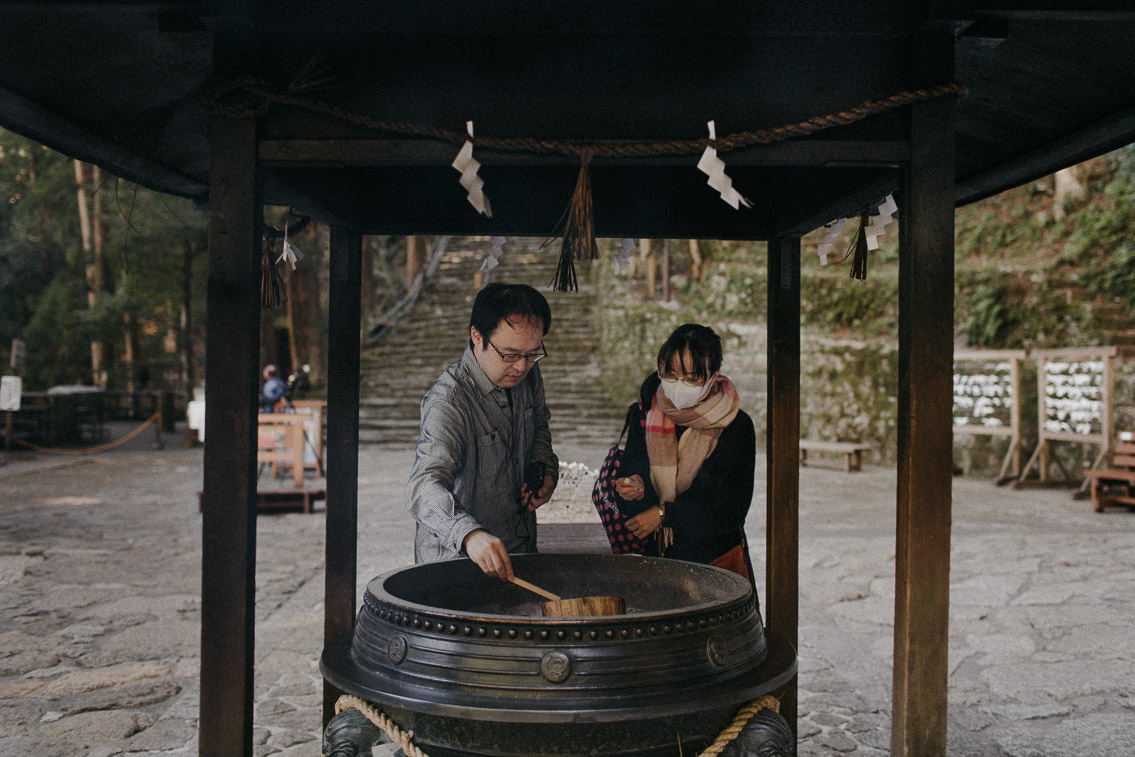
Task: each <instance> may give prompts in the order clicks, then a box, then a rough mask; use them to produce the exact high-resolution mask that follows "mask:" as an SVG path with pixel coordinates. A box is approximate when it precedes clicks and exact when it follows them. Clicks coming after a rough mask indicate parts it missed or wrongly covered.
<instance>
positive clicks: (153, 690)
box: [63, 679, 181, 713]
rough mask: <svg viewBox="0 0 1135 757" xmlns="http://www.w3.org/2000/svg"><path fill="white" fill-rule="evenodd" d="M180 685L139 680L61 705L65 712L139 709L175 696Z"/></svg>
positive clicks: (169, 681)
mask: <svg viewBox="0 0 1135 757" xmlns="http://www.w3.org/2000/svg"><path fill="white" fill-rule="evenodd" d="M179 691H181V687H180V686H179V685H178V684H177V683H176V682H175V681H171V680H168V679H161V680H157V681H140V682H137V683H128V684H125V685H122V686H114V687H111V688H109V689H99V690H98V691H95V692H92V693H91V694H86V695H83V696H81V697H78V698H76V699H74V700H73V701H71V702H69V703H66V704H64V705H63V711H64V712H67V713H76V712H88V711H91V710H120V709H130V710H132V709H139V708H142V707H146V706H147V705H151V704H157V703H158V702H164V701H166V700H167V699H169V698H170V697H173V696H176V695H177V693H178V692H179Z"/></svg>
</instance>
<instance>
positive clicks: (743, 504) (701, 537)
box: [618, 408, 757, 563]
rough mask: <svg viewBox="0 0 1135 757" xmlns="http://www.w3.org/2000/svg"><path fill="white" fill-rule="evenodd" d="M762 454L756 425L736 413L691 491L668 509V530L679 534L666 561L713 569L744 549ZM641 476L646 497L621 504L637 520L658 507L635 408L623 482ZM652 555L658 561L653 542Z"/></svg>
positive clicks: (641, 420)
mask: <svg viewBox="0 0 1135 757" xmlns="http://www.w3.org/2000/svg"><path fill="white" fill-rule="evenodd" d="M756 460H757V448H756V433H755V431H754V430H753V420H752V418H750V417H749V416H748V414H746V413H745V411H744V410H739V411H738V412H737V417H736V418H734V419H733V422H732V423H730V424H729V425H728V426H727V427H726V428H725V429H724V430H723V431H722V432H721V436H720V437H719V438H718V440H717V446H716V447H715V448H714V450H713V453H712V454H711V455H710V456H709V457H707V458H706V459H705V462H703V463H702V466H701V469H700V470H698V472H697V475H695V476H694V480H693V482H692V483H691V484H690V488H689V489H687V490H686V491H684V492H682V493H681V494H679V495H678V497H677V499H676V500H675V501H674V502H671V503H670V504H668V505H667V506H666V519H665V521H664V522H663V525H665V526H668V527H670V528H672V529H674V543H673V545H671V546H670V547H669V548H667V550H666V555H665V556H666V557H672V558H674V559H677V560H689V561H691V562H698V563H709V562H711V561H713V560H714V559H716V558H718V557H720V556H721V555H723V554H725V553H726V552H728V551H729V550H730V549H732V548H733V547H735V546H737V545H738V544H740V543H741V535H742V528H743V527H744V524H745V516H746V515H747V514H748V512H749V504H750V503H751V502H752V499H753V475H754V474H753V471H754V468H755V467H756ZM636 473H637V474H638V475H640V476H642V480H643V482H644V484H645V486H646V493H645V494H644V495H643V498H642V499H640V500H638V501H633V502H628V501H626V500H623V499H622V498H619V500H618V504H619V509H620V510H622V511H623V512H625V513H627V514H628V515H636V514H638V513H640V512H642V511H644V510H646V509H647V508H650V507H658V494H657V493H656V492H655V491H654V486H653V485H652V484H651V482H650V460H649V458H648V457H647V453H646V429H645V414H644V413H643V412H642V411H641V410H638V409H637V408H636V410H635V411H634V413H633V415H632V418H631V423H630V428H629V429H628V430H627V444H626V452H625V453H624V457H623V462H622V465H621V466H620V467H619V476H620V477H623V476H633V475H635V474H636ZM650 543H651V545H652V546H651V547H650V548H648V550H647V554H650V555H656V554H657V551H656V548H655V547H654V546H653V545H654V540H653V539H651V540H650Z"/></svg>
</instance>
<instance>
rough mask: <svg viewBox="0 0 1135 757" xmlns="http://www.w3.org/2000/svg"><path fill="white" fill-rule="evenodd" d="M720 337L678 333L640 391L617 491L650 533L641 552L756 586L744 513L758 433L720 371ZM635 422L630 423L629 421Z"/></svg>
mask: <svg viewBox="0 0 1135 757" xmlns="http://www.w3.org/2000/svg"><path fill="white" fill-rule="evenodd" d="M721 360H722V349H721V339H720V338H719V337H718V336H717V334H716V333H715V332H714V331H713V329H711V328H709V327H707V326H701V325H697V324H690V323H687V324H684V325H682V326H679V327H678V328H677V329H676V330H675V331H674V333H672V334H671V335H670V337H669V338H668V339H667V340H666V342H665V343H664V344H663V345H662V348H661V349H660V350H659V351H658V369H657V370H656V371H655V372H653V373H651V374H650V375H649V376H647V377H646V380H645V381H644V382H643V384H642V387H641V389H640V401H641V405H640V408H641V409H640V413H639V417H638V418H637V419H635V418H632V420H631V423H630V427H629V430H628V432H627V443H626V452H625V454H624V458H623V463H622V466H621V467H620V473H622V474H623V475H622V477H620V478H619V479H618V480H617V481H616V483H615V491H616V494H617V495H618V497H619V498H620V499H621V502H620V503H619V505H620V509H622V510H623V511H624V512H626V513H634V517H632V518H631V519H630V520H629V521H628V522H627V525H628V526H629V527H630V529H631V532H632V533H633V534H634V535H635V536H636V537H638V538H640V539H641V538H645V537H647V536H649V535H651V534H654V535H655V536H656V538H655V539H653V540H650V545H651V546H650V548H649V549H648V551H647V554H650V555H654V556H659V557H671V558H675V559H679V560H689V561H691V562H698V563H705V564H710V565H716V566H718V567H721V568H725V569H727V570H731V571H733V572H734V573H737V574H739V575H742V576H744V577H746V578H748V579H749V581H750V582H753V580H754V577H753V572H752V566H751V563H750V562H749V559H748V550H747V548H746V544H745V532H744V526H745V516H746V515H747V514H748V512H749V504H750V502H751V501H752V498H753V475H754V473H753V472H754V469H755V467H756V459H757V454H756V434H755V432H754V430H753V421H752V419H751V418H750V417H749V416H748V415H747V414H746V413H745V411H744V410H742V409H741V408H740V406H739V402H738V397H737V390H736V389H735V388H734V386H733V382H731V381H730V380H729V379H728V378H726V377H725V376H723V375H722V374H721V372H720V371H721ZM636 420H637V421H638V422H635V421H636Z"/></svg>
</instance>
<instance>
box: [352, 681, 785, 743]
mask: <svg viewBox="0 0 1135 757" xmlns="http://www.w3.org/2000/svg"><path fill="white" fill-rule="evenodd" d="M343 710H358V711H359V712H361V713H362V714H363V715H364V716H365V717H366V719H367V720H369V721H370V722H372V723H374V724H375V725H376V726H378V728H380V729H381V730H382V732H383V733H385V734H386V735H387V737H389V738H390V740H391V741H393V742H394V743H395V744H397V745H398V746H399V748H400V749H401V750H402V751H403V752H405V753H406V757H429V755H428V754H426V753H425V752H423V751H422V750H421V749H419V748H418V747H417V746H415V745H414V743H413V738H414V733H413V732H412V731H403V730H402V729H401V728H400V727H399V726H398V724H397V723H395V722H394V721H393V720H391V719H390V718H388V717H387V716H386V715H385V714H384V713H383V712H382V711H381V710H379V709H378V708H377V707H374V706H373V705H372V704H371V703H370V702H367V701H366V700H364V699H361V698H359V697H356V696H353V695H351V694H343V695H342V696H340V697H339V699H338V700H337V701H336V702H335V714H336V715H338V714H339V713H341V712H343ZM761 710H772V711H773V712H777V713H779V712H780V700H779V699H777V698H776V697H774V696H772V695H771V694H765V695H764V696H762V697H759V698H757V699H754V700H753V701H752V702H749V703H748V704H747V705H745V706H744V707H742V708H741V709H740V710H738V711H737V714H736V715H735V716H733V721H732V722H731V723H730V724H729V725H728V726H726V727H725V728H724V729H723V730H722V731H721V733H719V734H718V735H717V738H716V739H714V741H713V743H712V744H710V745H709V746H708V747H707V748H706V749H705V750H704V751H703V752H701V753H700V754H699V755H698V757H717V756H718V755H720V754H721V753H722V752H723V751H725V747H727V746H729V744H730V743H731V742H732V741H733V740H734V739H736V738H737V737H738V736H740V735H741V731H742V730H743V729H744V727H745V724H746V723H748V722H749V721H750V720H752V719H753V716H754V715H756V714H757V713H758V712H760V711H761Z"/></svg>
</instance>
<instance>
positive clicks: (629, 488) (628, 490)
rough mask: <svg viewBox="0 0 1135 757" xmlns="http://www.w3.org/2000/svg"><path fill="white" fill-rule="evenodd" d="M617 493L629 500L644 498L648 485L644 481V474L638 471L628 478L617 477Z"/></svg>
mask: <svg viewBox="0 0 1135 757" xmlns="http://www.w3.org/2000/svg"><path fill="white" fill-rule="evenodd" d="M615 494H618V495H619V496H620V497H622V498H623V499H625V500H627V501H628V502H634V501H636V500H640V499H642V497H643V495H644V494H646V486H644V485H643V483H642V476H640V475H638V474H637V473H636V474H635V475H633V476H629V477H627V478H617V479H615Z"/></svg>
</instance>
